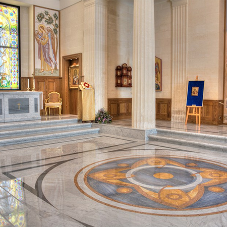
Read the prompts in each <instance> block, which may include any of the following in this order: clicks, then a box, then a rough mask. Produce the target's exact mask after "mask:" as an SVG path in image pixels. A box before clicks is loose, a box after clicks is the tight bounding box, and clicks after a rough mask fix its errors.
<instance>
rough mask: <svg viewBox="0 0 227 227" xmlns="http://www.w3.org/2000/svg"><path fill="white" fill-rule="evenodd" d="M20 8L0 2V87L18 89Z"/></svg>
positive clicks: (2, 88)
mask: <svg viewBox="0 0 227 227" xmlns="http://www.w3.org/2000/svg"><path fill="white" fill-rule="evenodd" d="M19 10H20V8H19V7H17V6H13V5H8V4H5V3H4V4H3V3H0V89H1V90H19V89H20V71H21V69H20V52H19V50H20V48H19V43H20V41H19V37H20V36H19V27H20V16H19Z"/></svg>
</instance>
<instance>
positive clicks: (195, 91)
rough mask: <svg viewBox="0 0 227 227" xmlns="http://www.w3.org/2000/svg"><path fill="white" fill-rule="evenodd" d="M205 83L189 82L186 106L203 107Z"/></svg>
mask: <svg viewBox="0 0 227 227" xmlns="http://www.w3.org/2000/svg"><path fill="white" fill-rule="evenodd" d="M203 91H204V81H189V82H188V95H187V104H186V106H203Z"/></svg>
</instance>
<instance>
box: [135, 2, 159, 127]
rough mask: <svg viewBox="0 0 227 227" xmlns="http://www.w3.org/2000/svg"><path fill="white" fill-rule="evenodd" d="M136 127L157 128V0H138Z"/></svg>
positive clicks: (136, 23) (136, 27) (136, 7)
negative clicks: (155, 29) (155, 0)
mask: <svg viewBox="0 0 227 227" xmlns="http://www.w3.org/2000/svg"><path fill="white" fill-rule="evenodd" d="M133 29H134V30H133V88H132V126H133V128H137V129H153V128H155V33H154V0H134V25H133Z"/></svg>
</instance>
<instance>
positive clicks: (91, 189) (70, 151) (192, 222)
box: [0, 134, 227, 227]
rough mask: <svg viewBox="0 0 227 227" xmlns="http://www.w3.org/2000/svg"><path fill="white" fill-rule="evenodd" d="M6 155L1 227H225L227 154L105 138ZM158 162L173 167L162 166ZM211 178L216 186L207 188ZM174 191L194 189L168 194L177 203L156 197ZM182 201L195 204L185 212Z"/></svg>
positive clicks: (0, 177)
mask: <svg viewBox="0 0 227 227" xmlns="http://www.w3.org/2000/svg"><path fill="white" fill-rule="evenodd" d="M1 149H2V151H1V152H0V204H1V205H0V215H2V216H0V223H1V220H3V221H4V222H5V223H6V224H5V225H3V226H16V222H15V220H18V221H23V222H24V223H25V224H24V226H28V227H30V226H32V227H33V226H34V227H36V226H40V227H41V226H42V227H46V226H48V227H49V226H57V227H58V226H59V227H60V226H66V227H68V226H69V227H70V226H94V227H96V226H97V227H100V226H101V227H116V226H123V227H124V226H125V227H128V226H130V227H138V226H141V227H144V226H149V227H150V226H155V227H163V226H165V227H166V226H167V227H173V226H174V227H182V226H185V227H201V226H204V227H207V226H208V227H216V226H217V227H222V226H226V223H227V212H226V211H227V205H226V204H225V200H226V199H227V194H226V191H227V188H226V186H227V185H226V184H227V183H226V182H225V180H227V177H226V175H225V174H227V170H226V169H225V168H226V165H227V154H226V153H224V152H217V151H215V150H206V149H197V148H193V147H188V146H182V145H176V144H169V143H164V142H158V141H147V142H145V141H142V140H137V139H130V138H122V137H119V136H114V135H106V134H99V135H98V136H79V137H75V138H72V139H70V140H69V139H63V140H61V141H59V140H50V141H49V142H47V141H45V142H34V143H29V144H21V145H20V146H19V147H18V146H15V145H13V146H7V147H3V148H1ZM147 158H148V159H150V161H149V160H146V159H147ZM160 158H161V160H162V161H165V162H167V164H163V163H161V164H160V163H159V165H157V163H158V162H157V161H160V160H159V159H160ZM144 160H146V161H145V162H144ZM142 161H143V162H144V163H142ZM154 163H156V164H155V165H157V166H155V168H154ZM195 164H196V165H198V168H196V166H195ZM165 165H167V167H165ZM178 167H179V168H178ZM119 168H120V170H122V171H120V172H119ZM139 168H141V169H139ZM131 170H133V171H134V172H130V171H131ZM150 170H152V171H150ZM162 170H163V171H164V172H163V171H162ZM175 170H178V171H175ZM208 170H210V172H209V171H208ZM102 171H104V172H102ZM206 171H208V175H209V174H211V175H209V176H208V177H207V178H206V177H205V176H207V175H205V173H203V172H206ZM130 174H131V175H130ZM200 174H201V176H202V177H203V178H200V177H199V175H200ZM212 174H213V175H212ZM126 176H127V177H126ZM162 177H163V179H162ZM166 177H167V179H166ZM212 177H213V178H212ZM172 178H173V180H174V181H172V180H171V179H172ZM211 178H212V179H213V180H214V179H215V180H216V181H215V182H213V183H212V184H211V183H210V185H209V186H206V185H205V184H206V182H208V181H211V180H212V179H211ZM132 179H133V180H132ZM197 179H199V180H197ZM169 184H172V187H173V186H175V187H178V186H179V185H180V186H181V187H182V188H184V187H186V186H185V185H187V187H188V188H187V189H184V190H185V191H184V193H185V194H183V192H181V191H180V190H181V189H173V190H175V191H173V190H172V191H171V193H170V194H167V197H168V198H169V200H171V199H172V200H174V199H175V200H174V201H175V202H174V203H170V202H168V200H167V199H164V200H163V202H160V198H158V197H157V196H158V194H157V193H159V196H161V197H162V196H163V194H161V192H159V191H158V190H159V189H160V187H164V186H166V185H169ZM188 184H189V186H188ZM155 185H158V186H159V188H158V189H155V188H154V186H155ZM197 186H198V187H197ZM194 187H195V188H194ZM198 188H199V191H196V190H197V189H198ZM203 189H205V191H204V190H203ZM132 190H133V193H132ZM141 190H142V191H143V193H141ZM152 190H153V191H152ZM164 190H165V189H161V191H162V192H163V191H164ZM182 190H183V189H182ZM193 190H194V191H193ZM139 192H140V193H139ZM164 192H165V191H164ZM202 192H203V194H201V193H202ZM179 193H181V194H179ZM180 196H185V197H184V198H185V199H186V200H187V199H189V197H190V198H194V200H193V201H192V200H190V202H191V204H190V205H188V204H184V206H180V205H179V203H180V202H182V200H179V198H180ZM193 196H194V197H193ZM196 196H197V197H196ZM151 198H152V199H151ZM215 199H216V200H215ZM211 200H212V201H213V204H210V203H211ZM196 201H197V202H196ZM207 205H209V206H210V207H206V206H207ZM211 205H212V207H211ZM203 206H204V207H203ZM16 218H19V219H16ZM20 218H21V219H20ZM0 226H1V225H0Z"/></svg>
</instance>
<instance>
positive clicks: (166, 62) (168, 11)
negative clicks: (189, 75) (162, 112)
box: [154, 1, 172, 98]
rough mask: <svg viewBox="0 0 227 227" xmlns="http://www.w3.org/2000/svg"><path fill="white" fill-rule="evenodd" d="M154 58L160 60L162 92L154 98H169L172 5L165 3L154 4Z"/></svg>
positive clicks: (157, 2)
mask: <svg viewBox="0 0 227 227" xmlns="http://www.w3.org/2000/svg"><path fill="white" fill-rule="evenodd" d="M154 7H155V8H154V9H155V11H154V12H155V13H154V16H155V56H156V57H158V58H161V59H162V91H161V92H156V98H171V95H172V93H171V87H172V85H171V83H172V82H171V77H172V47H171V46H172V33H171V29H172V5H171V2H169V1H168V2H167V1H156V2H155V6H154Z"/></svg>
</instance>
